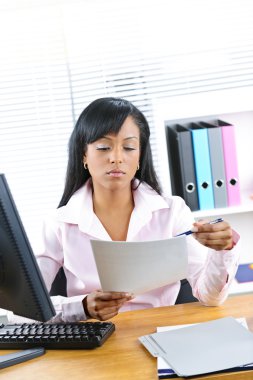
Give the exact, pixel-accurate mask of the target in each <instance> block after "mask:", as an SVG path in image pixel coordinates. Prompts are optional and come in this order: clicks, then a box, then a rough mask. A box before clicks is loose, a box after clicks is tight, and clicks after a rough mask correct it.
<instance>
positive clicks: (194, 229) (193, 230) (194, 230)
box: [191, 227, 199, 232]
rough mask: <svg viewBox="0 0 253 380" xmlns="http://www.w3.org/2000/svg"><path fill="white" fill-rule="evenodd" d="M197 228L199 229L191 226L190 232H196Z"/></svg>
mask: <svg viewBox="0 0 253 380" xmlns="http://www.w3.org/2000/svg"><path fill="white" fill-rule="evenodd" d="M198 230H199V229H198V227H192V229H191V231H192V232H198Z"/></svg>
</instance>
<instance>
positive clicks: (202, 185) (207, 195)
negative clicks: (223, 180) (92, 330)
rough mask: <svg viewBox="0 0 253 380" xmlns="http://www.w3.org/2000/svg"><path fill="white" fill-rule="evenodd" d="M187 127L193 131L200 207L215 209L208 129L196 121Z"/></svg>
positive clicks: (202, 208) (201, 208)
mask: <svg viewBox="0 0 253 380" xmlns="http://www.w3.org/2000/svg"><path fill="white" fill-rule="evenodd" d="M187 127H188V128H189V129H190V131H191V133H192V144H193V152H194V162H195V171H196V182H197V189H198V197H199V208H200V210H208V209H213V208H214V194H213V186H212V171H211V160H210V153H209V144H208V133H207V129H206V128H203V127H202V126H200V125H199V124H196V123H190V124H188V125H187Z"/></svg>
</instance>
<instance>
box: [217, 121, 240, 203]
mask: <svg viewBox="0 0 253 380" xmlns="http://www.w3.org/2000/svg"><path fill="white" fill-rule="evenodd" d="M217 125H218V126H220V127H221V131H222V141H223V151H224V163H225V172H226V187H227V197H228V206H235V205H239V204H240V202H241V199H240V198H241V197H240V182H239V175H238V165H237V154H236V143H235V132H234V125H232V124H230V123H227V122H225V121H223V120H217Z"/></svg>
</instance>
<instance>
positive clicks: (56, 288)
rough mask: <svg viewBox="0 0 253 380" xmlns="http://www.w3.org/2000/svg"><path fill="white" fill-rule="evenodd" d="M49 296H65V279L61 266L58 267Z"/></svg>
mask: <svg viewBox="0 0 253 380" xmlns="http://www.w3.org/2000/svg"><path fill="white" fill-rule="evenodd" d="M49 294H50V296H63V297H67V279H66V276H65V273H64V270H63V268H60V269H59V271H58V273H57V275H56V276H55V279H54V281H53V283H52V286H51V289H50V291H49Z"/></svg>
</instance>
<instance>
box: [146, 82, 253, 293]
mask: <svg viewBox="0 0 253 380" xmlns="http://www.w3.org/2000/svg"><path fill="white" fill-rule="evenodd" d="M252 99H253V86H250V87H245V88H239V89H229V90H222V91H211V92H205V93H199V94H188V95H183V96H177V97H170V98H167V99H159V100H157V101H155V102H154V105H153V108H154V124H155V126H156V139H157V141H159V148H160V149H159V150H158V153H157V154H158V162H159V170H158V175H159V179H160V182H161V184H162V188H163V192H164V194H165V195H170V194H171V185H170V172H169V164H168V155H167V144H166V136H165V122H168V121H172V120H173V121H175V120H183V119H185V120H186V119H191V118H197V119H201V118H203V119H204V118H219V119H221V120H225V121H227V122H229V123H231V124H233V125H234V126H235V138H236V148H237V160H238V171H239V182H240V191H241V204H240V205H238V206H233V207H224V208H215V209H211V210H198V211H194V212H193V215H194V217H195V218H196V219H202V218H203V219H205V218H208V219H215V218H217V217H223V218H224V219H225V220H226V221H227V222H228V223H229V224H230V225H231V227H232V228H233V229H234V230H235V231H237V232H238V233H239V235H240V252H241V257H240V263H248V262H253V248H252V247H253V230H252V226H253V199H252V198H251V197H250V196H251V195H253V170H252V168H251V163H252V162H253V148H252V141H253V128H252V127H253V102H252ZM249 292H251V293H252V294H253V282H249V283H240V284H239V283H238V282H237V281H236V280H235V281H234V282H233V284H232V286H231V289H230V294H239V293H249Z"/></svg>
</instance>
